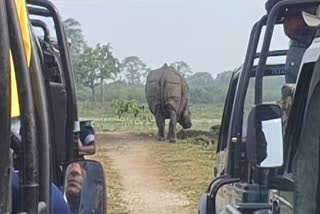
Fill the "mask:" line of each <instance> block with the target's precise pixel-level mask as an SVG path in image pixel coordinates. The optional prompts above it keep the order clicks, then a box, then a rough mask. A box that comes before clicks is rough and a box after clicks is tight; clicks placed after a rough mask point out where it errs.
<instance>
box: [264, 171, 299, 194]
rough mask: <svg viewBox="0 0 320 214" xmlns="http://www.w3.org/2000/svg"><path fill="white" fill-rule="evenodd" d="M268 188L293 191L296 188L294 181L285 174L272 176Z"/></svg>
mask: <svg viewBox="0 0 320 214" xmlns="http://www.w3.org/2000/svg"><path fill="white" fill-rule="evenodd" d="M268 188H269V189H277V190H282V191H288V192H291V191H293V190H294V182H293V180H292V179H290V178H288V177H286V176H283V175H279V176H272V177H270V178H269V180H268Z"/></svg>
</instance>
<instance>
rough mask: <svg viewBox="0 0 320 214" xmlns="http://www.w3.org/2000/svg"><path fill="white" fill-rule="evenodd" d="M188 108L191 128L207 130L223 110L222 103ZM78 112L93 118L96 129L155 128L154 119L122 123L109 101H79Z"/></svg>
mask: <svg viewBox="0 0 320 214" xmlns="http://www.w3.org/2000/svg"><path fill="white" fill-rule="evenodd" d="M190 109H191V114H192V124H193V126H192V129H195V130H206V131H209V130H210V127H211V126H213V125H217V124H220V120H221V117H222V111H223V106H222V105H214V104H206V105H204V104H193V105H191V106H190ZM79 114H80V118H81V119H93V120H95V123H96V129H97V130H98V131H117V130H120V131H123V130H154V129H156V126H155V123H154V121H153V122H151V123H149V124H145V125H144V124H142V123H139V122H138V123H135V124H131V123H129V124H123V123H122V122H121V120H119V119H118V118H117V117H116V116H115V115H114V113H113V112H112V108H111V103H105V104H100V103H96V104H92V103H80V104H79ZM167 123H168V121H167ZM178 129H179V127H178Z"/></svg>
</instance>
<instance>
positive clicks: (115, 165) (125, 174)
mask: <svg viewBox="0 0 320 214" xmlns="http://www.w3.org/2000/svg"><path fill="white" fill-rule="evenodd" d="M97 142H99V145H98V150H100V153H99V152H98V154H97V156H96V159H99V160H101V159H103V158H105V159H104V160H105V161H104V165H107V166H105V168H106V167H107V168H108V169H107V173H108V175H107V176H108V177H109V179H108V181H107V182H110V183H109V184H108V188H109V190H108V191H116V192H117V193H108V194H109V197H113V198H112V200H110V199H109V201H108V204H109V205H108V206H112V207H113V208H110V207H109V208H108V209H109V210H110V209H117V211H114V210H113V211H111V213H130V214H131V213H132V214H138V213H139V214H141V213H161V214H166V213H168V214H169V213H186V214H188V213H193V212H192V211H191V210H190V201H189V200H188V199H187V197H186V196H185V195H183V194H181V193H178V192H176V191H174V190H172V188H169V187H168V186H169V185H168V183H167V181H166V180H164V179H162V178H163V177H164V176H165V175H163V170H161V166H160V165H161V163H159V162H158V161H155V158H154V157H152V154H154V153H153V152H152V151H150V148H151V147H150V145H152V144H159V142H157V141H155V139H154V137H152V136H147V135H139V134H130V133H112V134H100V135H98V139H97ZM110 194H112V195H110ZM116 197H117V198H118V199H117V200H118V201H116V200H115V198H116ZM120 201H121V202H120ZM112 202H114V203H117V204H116V205H114V204H113V205H111V204H110V203H112ZM115 206H121V207H122V210H120V208H114V207H115ZM193 211H194V209H193ZM109 213H110V212H109Z"/></svg>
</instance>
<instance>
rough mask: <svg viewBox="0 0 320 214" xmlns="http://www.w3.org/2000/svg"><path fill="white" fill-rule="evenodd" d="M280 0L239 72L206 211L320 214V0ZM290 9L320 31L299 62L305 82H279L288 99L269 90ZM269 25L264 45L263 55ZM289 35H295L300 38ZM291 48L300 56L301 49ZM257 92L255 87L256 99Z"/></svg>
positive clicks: (202, 209)
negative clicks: (277, 42)
mask: <svg viewBox="0 0 320 214" xmlns="http://www.w3.org/2000/svg"><path fill="white" fill-rule="evenodd" d="M273 2H274V5H273V7H272V8H271V10H270V12H269V13H268V14H267V16H265V17H263V18H262V19H261V20H260V21H259V22H257V23H256V24H255V26H254V27H253V30H252V33H251V37H250V42H249V46H248V50H247V55H246V59H245V63H244V65H243V67H242V69H241V70H240V71H237V72H235V73H234V75H233V77H232V80H231V83H230V87H229V91H228V95H227V98H226V103H225V109H224V114H223V118H222V124H221V130H220V137H219V145H218V151H217V155H218V164H217V169H216V170H215V171H216V179H215V180H213V181H212V182H211V183H210V185H209V187H208V190H207V193H206V194H204V195H203V196H202V197H201V199H200V201H199V213H311V214H312V213H314V214H315V213H319V211H320V205H319V203H318V202H319V200H318V198H319V192H320V191H319V178H320V177H319V131H318V128H317V127H319V124H318V122H319V121H320V120H319V121H318V118H320V114H319V112H317V110H316V109H319V104H320V102H319V100H320V98H319V96H318V95H319V93H318V92H317V86H318V82H319V75H318V70H319V68H320V67H319V66H318V63H319V62H318V61H319V56H320V49H319V45H318V44H319V38H318V37H319V35H320V34H319V32H318V31H319V30H317V32H316V28H317V27H319V26H320V21H319V20H320V18H319V17H317V16H316V15H314V14H308V13H305V12H303V11H305V10H306V9H310V10H311V11H314V12H315V11H316V10H317V8H318V5H319V4H320V1H314V0H313V1H303V0H300V1H298V0H296V1H294V0H286V1H285V0H284V1H273ZM290 11H295V14H293V15H296V16H297V17H299V18H301V19H302V18H304V21H305V22H306V23H307V24H308V26H304V29H306V30H311V31H310V32H312V31H314V34H313V35H312V37H313V41H312V40H311V41H312V42H310V43H311V44H309V47H308V49H307V50H306V51H305V53H304V54H303V55H302V56H301V58H300V59H296V60H297V61H298V62H301V63H299V66H298V70H297V81H296V82H295V83H293V84H289V85H288V84H285V82H284V81H283V82H282V83H281V82H278V83H279V84H278V85H279V87H278V88H276V87H275V89H276V90H277V89H278V95H279V98H282V99H281V101H280V100H279V99H271V98H276V97H272V96H270V94H268V89H267V87H268V85H271V84H272V83H277V81H278V80H269V78H270V75H269V74H270V73H269V72H268V70H269V68H270V65H266V62H267V59H268V58H269V57H271V56H275V55H277V54H275V53H276V52H275V51H270V50H269V49H270V43H271V39H272V35H273V31H274V27H275V25H283V23H284V20H286V16H288V14H290ZM318 11H319V10H318ZM302 14H304V15H303V16H304V17H303V16H302ZM290 15H291V16H292V14H290ZM318 16H319V14H318ZM264 25H266V29H265V35H264V40H263V44H262V50H261V53H259V54H257V44H258V42H259V38H260V34H261V28H262V26H264ZM286 34H287V36H288V37H289V38H290V39H297V38H294V37H293V35H291V34H288V33H287V32H286ZM305 36H306V34H305ZM290 51H294V52H293V53H294V54H296V52H295V50H294V49H293V50H290V49H289V50H288V53H289V52H290ZM278 53H279V52H278ZM290 54H291V53H290ZM255 57H258V59H259V62H258V65H257V66H254V58H255ZM287 62H288V59H287ZM284 66H286V65H284ZM280 70H281V69H280ZM280 70H278V71H279V72H278V71H276V72H272V73H273V74H275V73H277V76H278V75H280V73H282V75H284V74H286V72H288V70H285V72H283V71H284V70H281V71H282V72H280ZM280 76H281V75H280ZM280 76H279V77H280ZM251 80H253V82H254V86H252V87H250V82H251ZM269 81H270V82H269ZM250 92H254V93H253V94H252V96H251V95H250ZM250 97H252V98H253V99H252V100H254V101H253V104H251V105H252V106H253V107H252V106H250V108H251V109H250V108H249V109H247V108H246V102H247V100H249V98H250Z"/></svg>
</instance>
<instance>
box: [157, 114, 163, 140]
mask: <svg viewBox="0 0 320 214" xmlns="http://www.w3.org/2000/svg"><path fill="white" fill-rule="evenodd" d="M155 118H156V123H157V126H158V135H157V137H158V140H160V141H164V140H165V139H164V128H165V121H164V118H163V116H162V114H160V113H157V114H156V115H155Z"/></svg>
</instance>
